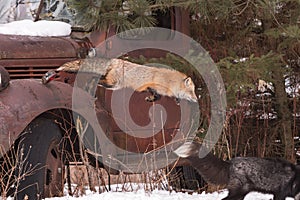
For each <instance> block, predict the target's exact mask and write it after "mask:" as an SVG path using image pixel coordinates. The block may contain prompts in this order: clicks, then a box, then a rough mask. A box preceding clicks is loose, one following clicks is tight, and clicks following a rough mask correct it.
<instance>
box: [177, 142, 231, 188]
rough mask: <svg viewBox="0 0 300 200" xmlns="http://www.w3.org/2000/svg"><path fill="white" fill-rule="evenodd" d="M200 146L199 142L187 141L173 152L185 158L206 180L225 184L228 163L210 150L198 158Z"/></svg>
mask: <svg viewBox="0 0 300 200" xmlns="http://www.w3.org/2000/svg"><path fill="white" fill-rule="evenodd" d="M200 147H201V144H199V143H197V142H187V143H185V144H183V145H182V146H181V147H179V148H178V149H177V150H176V151H175V153H176V154H177V155H178V156H180V157H182V158H186V159H187V160H188V161H189V162H190V164H191V165H192V166H193V167H194V168H195V169H196V170H197V171H198V172H199V174H200V175H201V176H202V178H203V179H204V180H205V181H206V182H208V183H211V184H215V185H227V183H228V180H229V166H230V163H229V162H227V161H224V160H222V159H220V158H218V157H217V156H215V155H213V154H212V153H210V152H208V153H207V155H206V156H204V157H203V158H200V156H199V150H200Z"/></svg>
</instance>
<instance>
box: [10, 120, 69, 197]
mask: <svg viewBox="0 0 300 200" xmlns="http://www.w3.org/2000/svg"><path fill="white" fill-rule="evenodd" d="M61 140H62V132H61V129H60V128H59V126H58V125H57V124H56V123H55V122H54V121H53V120H51V119H46V118H39V119H36V120H34V121H33V122H32V123H31V124H30V125H29V126H28V127H27V128H26V129H25V131H24V132H23V134H22V136H21V137H20V141H19V143H18V147H17V148H15V149H17V155H16V158H17V159H16V161H17V162H16V166H17V169H16V171H15V176H16V177H17V181H16V183H15V184H14V185H15V193H14V194H13V195H14V196H15V199H17V200H23V199H26V196H27V197H28V199H42V198H45V197H53V196H62V195H63V186H64V162H63V159H62V145H61Z"/></svg>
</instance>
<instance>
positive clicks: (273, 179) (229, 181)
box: [175, 142, 300, 200]
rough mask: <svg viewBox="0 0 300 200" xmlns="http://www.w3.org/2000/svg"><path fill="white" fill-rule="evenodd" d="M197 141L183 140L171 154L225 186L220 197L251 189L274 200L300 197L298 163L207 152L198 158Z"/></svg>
mask: <svg viewBox="0 0 300 200" xmlns="http://www.w3.org/2000/svg"><path fill="white" fill-rule="evenodd" d="M200 147H201V144H199V143H196V142H187V143H185V144H184V145H182V146H181V147H179V148H178V149H177V150H176V151H175V153H176V154H177V155H178V156H180V157H183V158H187V160H188V161H189V162H190V164H191V165H192V166H193V167H194V168H195V169H196V170H197V171H198V172H199V173H200V174H201V176H202V177H203V178H204V180H206V181H207V182H209V183H212V184H217V185H225V186H226V187H227V189H228V190H229V194H228V196H227V197H226V198H224V199H223V200H242V199H244V197H245V196H246V195H247V194H248V193H249V192H251V191H257V192H262V193H269V194H273V195H274V200H284V199H285V198H286V197H294V198H295V199H296V200H299V199H300V194H299V193H300V166H299V165H294V164H292V163H290V162H288V161H286V160H283V159H279V158H256V157H237V158H233V159H231V160H230V161H223V160H221V159H219V158H218V157H216V156H215V155H213V154H212V153H208V154H207V155H206V156H205V157H203V158H200V157H199V150H200Z"/></svg>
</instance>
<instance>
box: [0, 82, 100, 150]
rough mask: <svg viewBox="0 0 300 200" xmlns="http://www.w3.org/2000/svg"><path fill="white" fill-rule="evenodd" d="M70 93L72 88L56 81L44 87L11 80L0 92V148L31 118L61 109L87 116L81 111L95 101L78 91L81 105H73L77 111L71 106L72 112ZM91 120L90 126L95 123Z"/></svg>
mask: <svg viewBox="0 0 300 200" xmlns="http://www.w3.org/2000/svg"><path fill="white" fill-rule="evenodd" d="M72 92H73V87H72V86H70V85H68V84H65V83H62V82H58V81H53V82H51V83H49V84H47V85H43V84H42V83H41V81H39V80H34V79H23V80H22V79H17V80H11V81H10V84H9V86H8V87H7V88H6V89H5V90H3V91H1V92H0V147H2V148H5V149H6V150H7V148H9V146H10V145H11V144H12V142H13V141H15V139H17V137H18V136H19V134H20V133H21V132H22V131H23V130H24V129H25V127H26V126H27V125H28V124H29V123H30V122H31V121H32V120H33V119H34V118H36V117H37V116H39V115H40V114H42V113H44V112H46V111H48V110H52V109H58V108H62V109H68V110H72V111H74V112H76V113H78V114H79V115H81V116H82V117H84V118H85V116H87V115H89V113H87V112H85V111H84V108H85V107H86V106H87V105H88V106H93V105H94V101H95V99H94V98H93V97H92V96H90V95H88V94H87V93H86V92H83V91H82V93H80V91H79V93H78V91H77V92H76V94H77V95H78V94H80V99H82V105H76V107H77V108H78V109H77V108H75V109H74V106H73V109H72ZM88 110H89V109H88ZM88 118H89V119H90V120H92V121H95V120H93V119H92V118H91V117H88V116H87V119H88ZM92 121H91V125H92V127H93V123H96V122H92Z"/></svg>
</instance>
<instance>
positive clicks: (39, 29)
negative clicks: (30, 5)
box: [0, 19, 71, 37]
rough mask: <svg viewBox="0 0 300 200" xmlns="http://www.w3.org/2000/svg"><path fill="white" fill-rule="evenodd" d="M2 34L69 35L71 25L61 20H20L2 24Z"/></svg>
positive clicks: (0, 30) (0, 25)
mask: <svg viewBox="0 0 300 200" xmlns="http://www.w3.org/2000/svg"><path fill="white" fill-rule="evenodd" d="M0 34H6V35H27V36H42V37H46V36H68V35H70V34H71V25H70V24H68V23H65V22H61V21H46V20H40V21H36V22H33V21H32V20H28V19H26V20H20V21H14V22H10V23H7V24H0Z"/></svg>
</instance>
